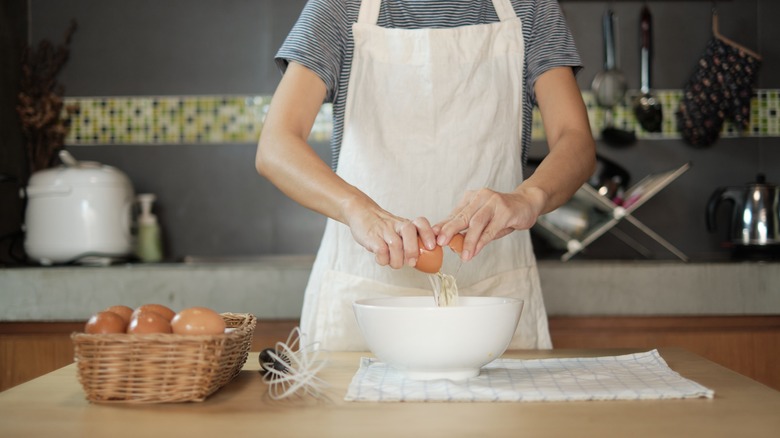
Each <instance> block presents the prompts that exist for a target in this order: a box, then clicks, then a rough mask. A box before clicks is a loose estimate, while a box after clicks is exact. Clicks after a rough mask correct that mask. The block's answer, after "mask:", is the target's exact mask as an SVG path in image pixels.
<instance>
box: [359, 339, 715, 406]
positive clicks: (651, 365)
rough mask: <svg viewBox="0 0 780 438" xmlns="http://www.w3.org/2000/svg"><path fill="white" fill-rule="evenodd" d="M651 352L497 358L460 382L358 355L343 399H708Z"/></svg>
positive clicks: (702, 389) (708, 392)
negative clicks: (417, 375) (407, 373)
mask: <svg viewBox="0 0 780 438" xmlns="http://www.w3.org/2000/svg"><path fill="white" fill-rule="evenodd" d="M713 395H714V391H713V390H711V389H708V388H705V387H703V386H701V385H699V384H698V383H696V382H693V381H691V380H688V379H686V378H684V377H682V376H680V375H679V374H678V373H676V372H674V371H672V369H671V368H669V366H668V365H667V364H666V362H665V361H664V360H663V358H661V355H660V354H658V351H656V350H652V351H648V352H645V353H636V354H627V355H623V356H607V357H591V358H552V359H535V360H521V359H496V360H494V361H493V362H491V363H489V364H487V365H485V366H484V367H483V368H482V371H481V373H480V374H479V376H477V377H474V378H471V379H467V380H463V381H451V380H446V379H441V380H427V381H422V380H412V379H408V378H406V377H404V375H403V374H402V373H401V372H399V371H397V370H395V369H393V368H392V367H390V366H388V365H386V364H384V363H382V362H379V361H378V360H377V359H373V358H367V357H364V358H361V361H360V369H358V371H357V373H356V374H355V376H354V377H353V378H352V382H351V383H350V385H349V388H348V390H347V395H346V396H345V397H344V399H345V400H347V401H384V402H394V401H461V402H476V401H506V402H526V401H581V400H651V399H679V398H698V397H706V398H712V397H713Z"/></svg>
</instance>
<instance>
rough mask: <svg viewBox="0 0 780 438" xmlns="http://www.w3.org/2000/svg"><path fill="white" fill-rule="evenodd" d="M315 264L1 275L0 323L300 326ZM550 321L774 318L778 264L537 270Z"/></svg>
mask: <svg viewBox="0 0 780 438" xmlns="http://www.w3.org/2000/svg"><path fill="white" fill-rule="evenodd" d="M312 262H313V256H294V255H291V256H268V257H258V258H252V259H211V260H193V261H192V262H191V263H161V264H124V265H113V266H108V267H83V266H65V267H26V268H6V269H0V303H3V305H2V306H0V321H83V320H85V319H87V318H88V317H89V316H90V315H91V314H92V313H93V312H94V311H95V309H100V308H104V307H107V306H109V305H113V304H117V303H124V304H127V305H130V306H137V305H139V304H143V303H148V302H157V303H161V304H166V305H168V306H170V307H172V308H184V307H187V306H195V305H200V306H207V307H211V308H213V309H215V310H218V311H221V312H235V311H241V312H250V313H253V314H254V315H256V316H257V317H258V318H259V319H296V318H298V317H299V316H300V310H301V304H302V302H303V291H304V289H305V287H306V281H307V279H308V276H309V272H310V270H311V266H312ZM539 273H540V276H541V282H542V288H543V290H544V296H545V302H546V305H547V310H548V313H549V314H550V315H551V316H625V315H638V316H658V315H683V316H685V315H780V290H779V289H778V284H780V263H762V262H740V263H736V262H733V263H731V262H722V263H681V262H676V261H644V260H642V261H570V262H566V263H561V262H558V261H540V262H539Z"/></svg>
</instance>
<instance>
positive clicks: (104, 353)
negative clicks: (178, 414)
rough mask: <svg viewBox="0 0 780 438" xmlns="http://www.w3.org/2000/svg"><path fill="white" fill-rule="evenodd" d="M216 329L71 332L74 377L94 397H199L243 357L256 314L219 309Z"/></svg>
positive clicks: (227, 377) (228, 376)
mask: <svg viewBox="0 0 780 438" xmlns="http://www.w3.org/2000/svg"><path fill="white" fill-rule="evenodd" d="M221 315H222V318H223V319H224V320H225V325H226V327H227V330H226V332H225V333H224V334H219V335H183V334H181V335H180V334H170V333H166V334H161V333H155V334H86V333H73V334H72V335H71V340H72V341H73V346H74V357H75V361H76V367H77V370H78V379H79V382H80V383H81V386H82V387H83V388H84V392H85V393H86V397H87V400H89V401H91V402H99V403H170V402H200V401H203V400H205V399H206V397H208V396H209V395H211V394H212V393H214V392H215V391H217V390H218V389H219V388H221V387H222V386H224V385H225V384H227V383H228V382H230V381H231V380H233V379H234V378H235V377H236V376H238V373H239V372H240V371H241V369H242V368H243V366H244V363H245V362H246V359H247V356H248V354H249V349H250V348H251V346H252V336H253V335H254V331H255V326H256V325H257V319H256V318H255V317H254V316H253V315H251V314H241V313H222V314H221Z"/></svg>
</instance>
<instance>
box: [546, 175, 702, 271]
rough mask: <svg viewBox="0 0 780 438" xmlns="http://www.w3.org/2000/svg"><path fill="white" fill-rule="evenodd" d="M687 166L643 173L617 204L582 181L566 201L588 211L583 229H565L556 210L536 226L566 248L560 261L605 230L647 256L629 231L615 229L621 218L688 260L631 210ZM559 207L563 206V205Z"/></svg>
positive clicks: (581, 249)
mask: <svg viewBox="0 0 780 438" xmlns="http://www.w3.org/2000/svg"><path fill="white" fill-rule="evenodd" d="M690 167H691V164H690V163H685V164H684V165H682V166H680V167H678V168H676V169H671V170H668V171H664V172H658V173H654V174H651V175H648V176H646V177H645V178H643V179H642V180H641V181H639V182H638V183H637V184H635V185H633V186H632V187H630V188H629V189H628V190H626V192H625V194H624V195H623V199H624V201H622V202H621V203H620V205H618V204H616V203H615V202H613V201H612V200H610V199H608V198H607V197H606V196H603V195H602V194H600V193H599V192H598V191H596V189H594V188H593V187H592V186H591V185H590V184H588V183H585V184H583V185H582V187H580V189H579V190H577V192H576V193H575V195H574V196H573V197H572V199H571V200H570V201H569V204H574V205H575V207H574V208H575V210H576V209H577V207H576V205H580V206H584V207H585V208H586V209H587V210H588V211H587V215H588V217H587V219H585V218H583V222H584V223H587V224H588V226H587V227H586V228H585V229H581V230H578V231H576V232H571V231H567V230H565V229H564V228H563V227H561V224H560V222H558V221H556V220H555V219H554V217H553V216H552V215H553V214H554V213H555V212H551V213H548V214H545V215H542V216H540V217H539V218H538V220H537V225H536V226H535V228H536V229H537V230H539V231H541V232H542V234H544V235H546V236H547V237H548V240H552V241H554V242H553V243H556V242H555V241H557V243H558V244H560V246H562V247H563V248H565V249H566V252H565V253H564V254H563V255H562V256H561V261H564V262H565V261H568V260H569V259H571V258H572V257H574V256H575V255H577V254H578V253H580V252H582V251H583V250H584V249H585V248H586V247H587V246H588V245H590V244H591V243H593V242H594V241H595V240H596V239H598V238H599V237H601V236H603V235H604V234H605V233H607V232H611V233H613V234H614V235H615V236H616V237H617V238H618V239H620V240H621V241H623V242H624V243H626V244H627V245H629V246H631V247H632V248H634V249H635V250H637V251H638V252H640V253H641V254H643V255H645V256H646V257H649V256H650V251H648V250H647V249H646V248H644V247H643V246H642V245H641V244H640V243H639V242H637V241H636V240H634V239H632V238H631V237H630V236H629V235H628V234H625V233H624V232H622V231H620V230H618V229H617V228H615V226H616V225H617V224H619V223H620V222H622V221H626V222H628V223H630V224H631V225H633V226H634V227H636V228H638V229H639V230H640V231H642V232H643V233H644V234H646V235H648V236H649V237H650V238H652V239H653V240H655V241H656V242H658V243H659V244H660V245H661V246H663V247H664V248H665V249H666V250H668V251H669V252H670V253H672V254H674V255H675V256H676V257H677V258H679V259H680V260H682V261H685V262H687V261H688V260H689V258H688V256H686V255H685V254H684V253H683V252H682V251H680V250H679V249H677V248H676V247H675V246H674V245H672V244H671V243H669V242H668V241H667V240H666V239H664V238H663V237H661V236H660V235H659V234H658V233H656V232H655V231H653V230H652V229H650V228H649V227H648V226H647V225H645V224H643V223H642V222H640V221H639V220H638V219H637V218H636V217H634V216H633V214H632V213H633V212H634V211H636V210H637V209H638V208H640V207H641V206H642V205H644V204H645V203H646V202H647V201H649V200H650V199H651V198H652V197H653V196H655V195H656V194H657V193H658V192H660V191H661V190H663V189H664V188H665V187H666V186H668V185H669V184H671V183H672V182H673V181H674V180H676V179H677V178H678V177H679V176H680V175H682V174H683V173H685V172H686V171H687V170H688V169H689V168H690ZM561 208H565V206H564V207H561Z"/></svg>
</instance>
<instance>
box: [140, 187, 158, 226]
mask: <svg viewBox="0 0 780 438" xmlns="http://www.w3.org/2000/svg"><path fill="white" fill-rule="evenodd" d="M136 199H138V203H139V204H141V215H140V216H139V217H138V222H140V223H142V224H151V223H156V222H157V217H156V216H155V215H153V214H152V204H153V203H154V201H155V200H156V199H157V196H155V195H154V193H142V194H140V195H138V196H137V197H136Z"/></svg>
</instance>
